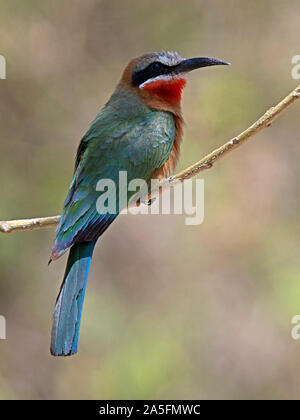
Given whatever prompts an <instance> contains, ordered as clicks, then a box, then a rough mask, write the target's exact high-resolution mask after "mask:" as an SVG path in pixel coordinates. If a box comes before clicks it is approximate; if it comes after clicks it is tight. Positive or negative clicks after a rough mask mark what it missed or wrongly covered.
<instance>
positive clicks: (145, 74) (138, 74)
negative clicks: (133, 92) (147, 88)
mask: <svg viewBox="0 0 300 420" xmlns="http://www.w3.org/2000/svg"><path fill="white" fill-rule="evenodd" d="M175 67H176V66H167V65H166V64H163V63H160V62H159V61H154V62H153V63H151V64H149V66H147V67H146V68H145V69H143V70H140V71H134V72H133V73H132V85H133V86H139V85H141V84H142V83H144V82H146V80H148V79H152V78H153V77H157V76H161V75H163V74H170V73H172V71H174V69H175Z"/></svg>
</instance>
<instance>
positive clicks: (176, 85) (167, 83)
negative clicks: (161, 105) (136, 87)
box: [143, 77, 186, 104]
mask: <svg viewBox="0 0 300 420" xmlns="http://www.w3.org/2000/svg"><path fill="white" fill-rule="evenodd" d="M185 85H186V79H185V78H183V77H181V78H180V77H176V78H174V79H170V80H167V79H158V80H153V82H149V83H146V84H145V86H143V89H144V90H146V91H147V92H149V93H151V94H155V95H157V96H159V97H160V98H161V99H163V100H164V101H166V102H169V103H172V104H177V103H179V102H180V100H181V94H182V89H183V88H184V87H185Z"/></svg>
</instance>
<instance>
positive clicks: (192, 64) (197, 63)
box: [175, 57, 230, 73]
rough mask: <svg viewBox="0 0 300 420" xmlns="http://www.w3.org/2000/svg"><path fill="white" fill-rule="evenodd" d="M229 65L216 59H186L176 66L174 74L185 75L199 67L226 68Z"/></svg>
mask: <svg viewBox="0 0 300 420" xmlns="http://www.w3.org/2000/svg"><path fill="white" fill-rule="evenodd" d="M228 65H230V63H226V61H221V60H217V59H216V58H209V57H197V58H188V59H187V60H183V61H182V62H181V63H179V64H178V65H177V66H176V69H175V71H176V73H187V72H189V71H192V70H195V69H199V68H200V67H207V66H228Z"/></svg>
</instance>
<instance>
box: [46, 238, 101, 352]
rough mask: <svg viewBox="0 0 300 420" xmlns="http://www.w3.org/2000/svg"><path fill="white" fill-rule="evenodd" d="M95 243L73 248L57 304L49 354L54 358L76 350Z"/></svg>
mask: <svg viewBox="0 0 300 420" xmlns="http://www.w3.org/2000/svg"><path fill="white" fill-rule="evenodd" d="M95 244H96V241H93V242H81V243H77V244H75V245H73V246H72V248H71V249H70V253H69V258H68V262H67V267H66V271H65V275H64V279H63V283H62V285H61V289H60V292H59V295H58V298H57V301H56V305H55V309H54V314H53V325H52V333H51V347H50V351H51V354H52V355H53V356H69V355H72V354H74V353H77V351H78V341H79V329H80V321H81V313H82V306H83V300H84V295H85V288H86V282H87V278H88V274H89V269H90V264H91V259H92V255H93V250H94V247H95Z"/></svg>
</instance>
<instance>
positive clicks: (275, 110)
mask: <svg viewBox="0 0 300 420" xmlns="http://www.w3.org/2000/svg"><path fill="white" fill-rule="evenodd" d="M299 97H300V85H299V86H298V87H297V88H296V89H294V90H293V91H292V92H291V93H290V94H289V95H287V96H286V97H285V98H284V99H283V100H282V101H281V102H279V103H278V104H277V105H276V106H273V107H272V108H270V109H269V110H268V111H267V112H266V113H265V114H264V115H263V116H262V117H260V118H259V119H258V120H257V121H256V122H255V123H254V124H252V125H251V126H250V127H249V128H247V129H246V130H245V131H243V132H242V133H241V134H239V135H238V136H236V137H234V138H232V139H231V140H229V141H228V142H227V143H225V144H223V146H221V147H219V148H218V149H216V150H214V151H213V152H211V153H209V154H208V155H206V156H205V157H204V158H203V159H201V160H199V161H198V162H196V163H195V164H194V165H192V166H189V167H188V168H186V169H184V170H183V171H181V172H178V173H177V174H176V175H174V176H171V177H170V178H168V179H165V180H163V181H162V182H161V183H160V184H159V186H158V188H157V191H159V190H160V191H163V190H165V189H167V188H170V187H172V186H174V185H175V184H177V183H179V182H183V181H185V180H186V179H189V178H191V177H193V176H195V175H197V174H199V173H200V172H202V171H204V170H205V169H209V168H211V167H212V166H213V164H214V163H215V162H216V161H217V160H219V159H221V158H222V157H223V156H224V155H225V154H226V153H228V152H231V151H232V150H234V149H236V148H237V147H239V146H240V145H241V144H243V143H245V142H246V141H247V140H248V139H249V138H250V137H252V136H254V135H255V134H257V133H258V132H259V131H261V130H263V129H264V128H266V127H269V126H270V125H271V123H272V122H273V121H274V120H275V119H276V118H277V117H278V116H279V115H280V114H281V113H282V112H284V111H285V110H286V109H287V108H288V107H289V106H290V105H292V104H293V103H294V102H295V101H296V100H297V99H299ZM157 191H156V192H155V191H154V192H152V196H153V195H156V194H157ZM150 198H151V197H150V196H149V197H148V199H150ZM59 219H60V216H54V217H38V218H35V219H23V220H10V221H4V222H0V232H3V233H10V232H16V231H20V230H33V229H41V228H48V227H55V226H56V225H57V224H58V222H59Z"/></svg>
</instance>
